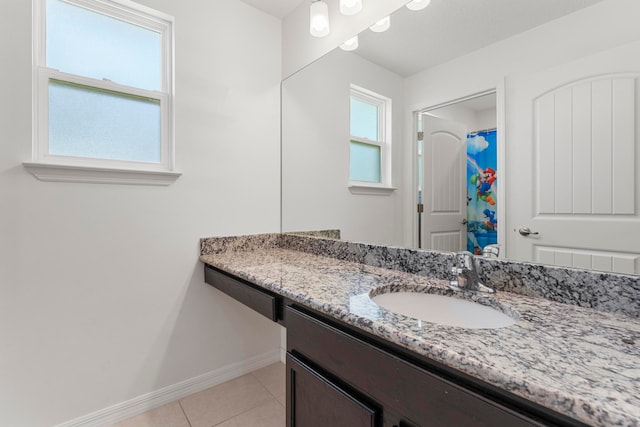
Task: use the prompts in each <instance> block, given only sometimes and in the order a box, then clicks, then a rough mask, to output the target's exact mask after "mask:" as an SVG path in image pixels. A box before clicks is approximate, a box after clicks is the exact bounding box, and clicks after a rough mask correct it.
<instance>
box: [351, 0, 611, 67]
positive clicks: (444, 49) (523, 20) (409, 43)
mask: <svg viewBox="0 0 640 427" xmlns="http://www.w3.org/2000/svg"><path fill="white" fill-rule="evenodd" d="M599 1H601V0H535V1H532V0H432V1H431V4H430V6H429V7H427V8H426V9H424V10H421V11H418V12H412V11H409V10H408V9H407V8H404V7H403V8H400V9H399V10H398V11H396V12H395V13H394V14H393V15H392V17H391V28H390V29H389V30H387V31H386V32H384V33H374V32H372V31H369V30H365V31H364V32H362V33H361V34H360V47H359V48H358V49H357V50H356V51H355V53H357V54H358V55H360V56H362V57H364V58H366V59H368V60H370V61H372V62H374V63H376V64H378V65H381V66H383V67H385V68H387V69H389V70H391V71H394V72H395V73H396V74H399V75H401V76H405V77H406V76H410V75H413V74H415V73H417V72H419V71H421V70H424V69H427V68H430V67H433V66H435V65H438V64H442V63H444V62H447V61H450V60H452V59H454V58H457V57H459V56H461V55H464V54H467V53H470V52H473V51H474V50H477V49H480V48H482V47H485V46H488V45H490V44H492V43H496V42H498V41H500V40H503V39H505V38H508V37H511V36H513V35H515V34H518V33H521V32H524V31H526V30H529V29H531V28H534V27H537V26H539V25H542V24H544V23H546V22H549V21H552V20H554V19H557V18H559V17H561V16H563V15H567V14H570V13H572V12H575V11H576V10H578V9H582V8H584V7H587V6H591V5H593V4H595V3H598V2H599ZM522 54H523V55H526V52H522Z"/></svg>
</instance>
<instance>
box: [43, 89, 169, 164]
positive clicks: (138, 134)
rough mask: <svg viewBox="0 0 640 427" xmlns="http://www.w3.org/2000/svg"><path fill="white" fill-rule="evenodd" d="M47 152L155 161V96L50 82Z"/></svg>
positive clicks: (157, 148) (157, 114) (157, 155)
mask: <svg viewBox="0 0 640 427" xmlns="http://www.w3.org/2000/svg"><path fill="white" fill-rule="evenodd" d="M49 153H50V154H52V155H60V156H75V157H89V158H98V159H113V160H129V161H138V162H149V163H159V162H160V101H158V100H150V99H144V98H139V97H133V96H131V95H123V94H118V93H113V92H106V91H101V90H97V89H93V88H88V87H84V86H78V85H74V84H70V83H64V82H58V81H54V80H51V81H49Z"/></svg>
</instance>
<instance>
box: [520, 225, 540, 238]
mask: <svg viewBox="0 0 640 427" xmlns="http://www.w3.org/2000/svg"><path fill="white" fill-rule="evenodd" d="M518 233H520V234H521V235H523V236H525V237H527V236H529V235H531V234H540V233H538V232H537V231H531V230H529V227H522V228H521V229H520V230H518Z"/></svg>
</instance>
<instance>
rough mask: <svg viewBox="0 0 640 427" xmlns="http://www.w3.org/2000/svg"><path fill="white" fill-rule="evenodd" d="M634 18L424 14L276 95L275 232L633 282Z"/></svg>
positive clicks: (552, 6)
mask: <svg viewBox="0 0 640 427" xmlns="http://www.w3.org/2000/svg"><path fill="white" fill-rule="evenodd" d="M639 3H640V2H637V0H537V1H535V2H532V1H530V0H476V1H473V2H469V1H468V0H446V1H445V0H432V2H431V4H430V6H429V7H427V8H426V9H424V10H421V11H410V10H408V9H407V8H404V7H403V8H401V9H399V10H397V11H396V12H395V13H394V14H393V15H391V26H390V28H389V29H388V30H387V31H385V32H374V31H371V30H366V31H364V32H363V33H361V34H360V35H359V38H358V45H359V46H358V48H357V49H355V50H352V51H345V50H342V49H335V50H334V51H332V52H330V53H328V54H327V55H325V56H323V57H322V58H320V59H318V60H317V61H316V62H314V63H313V64H311V65H309V66H307V67H305V68H304V69H302V70H300V71H298V72H297V73H295V74H293V75H292V76H291V77H289V78H287V79H286V80H285V81H284V82H283V84H282V231H283V232H296V231H306V230H322V229H339V230H340V232H341V238H342V239H344V240H350V241H358V242H367V243H377V244H386V245H394V246H403V247H413V248H417V247H420V248H423V249H433V250H446V251H458V250H470V251H473V252H475V253H482V251H483V249H484V248H485V247H486V246H487V245H493V244H498V245H499V247H500V256H501V257H505V258H509V259H515V260H521V261H529V262H538V263H545V264H554V265H563V266H570V267H576V268H581V269H593V270H599V271H612V272H619V273H624V274H640V171H639V170H638V165H640V143H639V141H640V126H638V125H637V124H638V123H640V108H639V106H640V89H639V86H640V84H639V76H640V26H638V25H637V23H636V22H634V18H633V17H634V16H640V15H639V14H640V4H639Z"/></svg>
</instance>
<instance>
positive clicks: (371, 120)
mask: <svg viewBox="0 0 640 427" xmlns="http://www.w3.org/2000/svg"><path fill="white" fill-rule="evenodd" d="M390 109H391V100H390V99H389V98H386V97H384V96H382V95H379V94H377V93H374V92H372V91H369V90H367V89H364V88H360V87H357V86H355V85H351V93H350V116H349V117H350V120H349V125H350V134H351V137H350V141H349V147H350V150H349V152H350V157H349V180H350V181H351V182H365V183H372V184H383V185H387V184H388V182H387V181H388V179H387V178H386V177H387V176H390V171H388V170H386V169H387V168H386V167H385V165H387V164H389V163H390V159H389V158H388V157H389V156H390V150H389V145H390V143H391V141H390V139H391V138H390V137H389V131H390V129H389V128H390V126H389V124H388V123H387V117H391V112H390Z"/></svg>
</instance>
